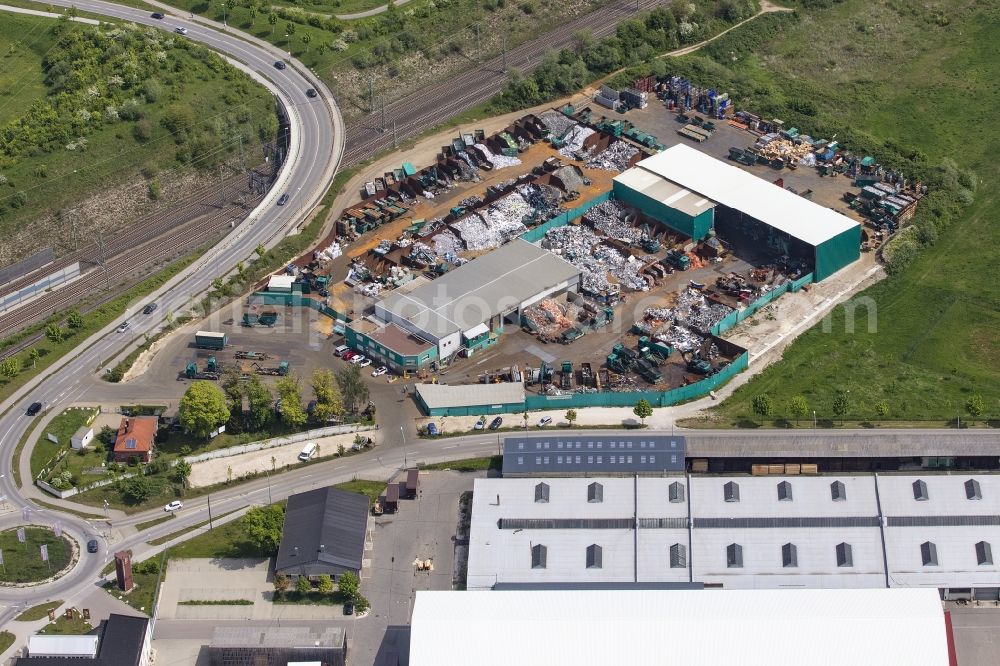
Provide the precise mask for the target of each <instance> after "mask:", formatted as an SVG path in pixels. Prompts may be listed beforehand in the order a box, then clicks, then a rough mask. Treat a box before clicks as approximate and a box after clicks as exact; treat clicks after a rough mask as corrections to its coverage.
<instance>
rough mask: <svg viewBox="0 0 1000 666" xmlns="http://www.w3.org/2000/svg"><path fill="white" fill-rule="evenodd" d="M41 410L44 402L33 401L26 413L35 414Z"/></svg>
mask: <svg viewBox="0 0 1000 666" xmlns="http://www.w3.org/2000/svg"><path fill="white" fill-rule="evenodd" d="M40 411H42V403H40V402H33V403H31V404H30V405H28V409H27V410H25V412H24V413H25V414H27V415H28V416H34V415H35V414H37V413H38V412H40Z"/></svg>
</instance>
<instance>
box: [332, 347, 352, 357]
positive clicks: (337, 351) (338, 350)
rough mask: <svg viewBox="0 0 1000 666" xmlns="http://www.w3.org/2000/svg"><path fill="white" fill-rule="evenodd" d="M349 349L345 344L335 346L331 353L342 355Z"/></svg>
mask: <svg viewBox="0 0 1000 666" xmlns="http://www.w3.org/2000/svg"><path fill="white" fill-rule="evenodd" d="M349 351H351V348H350V347H348V346H347V345H340V346H339V347H337V348H336V349H334V350H333V355H334V356H343V355H344V354H345V353H347V352H349Z"/></svg>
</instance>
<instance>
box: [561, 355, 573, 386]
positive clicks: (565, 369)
mask: <svg viewBox="0 0 1000 666" xmlns="http://www.w3.org/2000/svg"><path fill="white" fill-rule="evenodd" d="M559 388H561V389H563V390H564V391H568V390H570V389H571V388H573V364H572V363H571V362H569V361H563V362H562V372H561V373H559Z"/></svg>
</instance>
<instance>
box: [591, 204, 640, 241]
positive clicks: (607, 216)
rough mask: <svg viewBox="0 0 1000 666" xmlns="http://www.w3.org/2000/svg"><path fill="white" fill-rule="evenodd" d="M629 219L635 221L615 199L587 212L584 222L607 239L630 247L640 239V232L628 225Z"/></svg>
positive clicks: (631, 214) (627, 210)
mask: <svg viewBox="0 0 1000 666" xmlns="http://www.w3.org/2000/svg"><path fill="white" fill-rule="evenodd" d="M630 217H631V218H632V219H633V220H634V219H635V215H634V214H633V213H631V212H630V211H629V209H628V208H627V207H626V206H625V204H623V203H621V202H619V201H618V200H617V199H608V200H607V201H603V202H601V203H599V204H597V205H596V206H594V207H593V208H591V209H590V210H589V211H587V215H586V220H588V221H589V222H590V223H591V224H593V225H594V228H595V229H597V230H598V231H602V232H604V235H606V236H608V237H609V238H614V239H615V240H619V241H621V242H623V243H628V244H629V245H632V244H634V243H638V242H639V241H640V240H641V239H642V232H641V231H640V230H639V229H637V228H636V227H635V226H633V225H632V224H630V223H629V218H630Z"/></svg>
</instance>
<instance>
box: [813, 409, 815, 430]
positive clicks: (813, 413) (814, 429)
mask: <svg viewBox="0 0 1000 666" xmlns="http://www.w3.org/2000/svg"><path fill="white" fill-rule="evenodd" d="M815 429H816V410H815V409H814V410H813V430H815Z"/></svg>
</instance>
